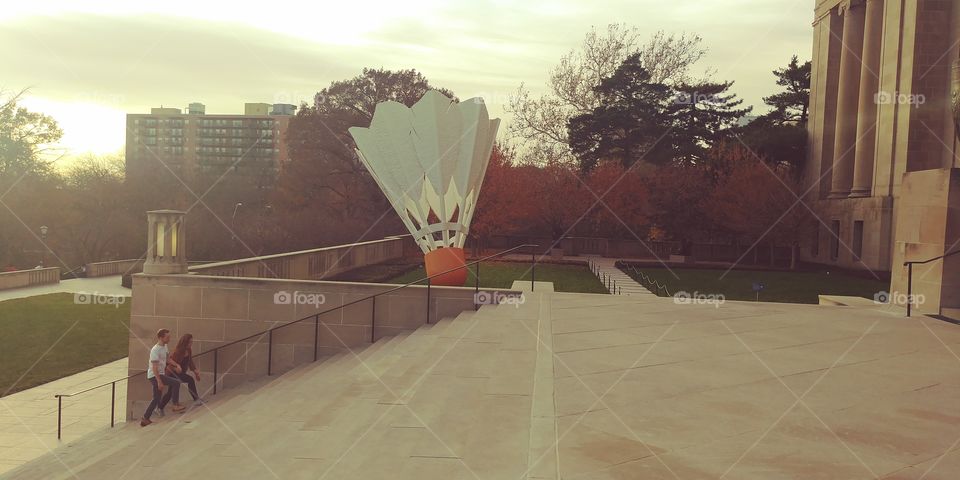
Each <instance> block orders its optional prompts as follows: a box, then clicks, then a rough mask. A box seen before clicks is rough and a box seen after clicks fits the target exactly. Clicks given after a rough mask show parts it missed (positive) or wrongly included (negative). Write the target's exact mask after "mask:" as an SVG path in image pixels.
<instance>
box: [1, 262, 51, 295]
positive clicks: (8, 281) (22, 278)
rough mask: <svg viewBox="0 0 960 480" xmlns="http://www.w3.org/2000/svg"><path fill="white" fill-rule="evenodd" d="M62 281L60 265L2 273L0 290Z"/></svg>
mask: <svg viewBox="0 0 960 480" xmlns="http://www.w3.org/2000/svg"><path fill="white" fill-rule="evenodd" d="M52 283H60V267H50V268H37V269H33V270H18V271H15V272H5V273H0V290H7V289H11V288H22V287H33V286H36V285H49V284H52Z"/></svg>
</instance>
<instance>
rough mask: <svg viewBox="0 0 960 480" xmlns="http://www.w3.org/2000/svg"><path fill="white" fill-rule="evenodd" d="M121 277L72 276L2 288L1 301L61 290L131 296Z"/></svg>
mask: <svg viewBox="0 0 960 480" xmlns="http://www.w3.org/2000/svg"><path fill="white" fill-rule="evenodd" d="M120 279H121V276H120V275H111V276H108V277H97V278H71V279H70V280H62V281H61V282H60V283H57V284H51V285H38V286H36V287H24V288H14V289H12V290H0V302H2V301H4V300H12V299H14V298H26V297H34V296H37V295H46V294H48V293H60V292H66V293H77V292H88V293H101V294H105V295H126V296H130V289H129V288H126V287H124V286H122V285H120Z"/></svg>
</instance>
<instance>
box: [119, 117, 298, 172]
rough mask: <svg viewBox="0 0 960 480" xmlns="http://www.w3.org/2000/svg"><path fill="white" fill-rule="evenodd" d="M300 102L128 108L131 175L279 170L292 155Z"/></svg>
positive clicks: (127, 153) (128, 164)
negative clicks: (290, 129) (228, 108)
mask: <svg viewBox="0 0 960 480" xmlns="http://www.w3.org/2000/svg"><path fill="white" fill-rule="evenodd" d="M296 108H297V107H296V106H294V105H287V104H273V105H271V104H268V103H247V104H245V105H244V112H243V114H207V113H206V107H205V106H204V105H203V104H202V103H191V104H190V105H189V106H188V107H187V109H186V113H184V111H183V110H181V109H179V108H163V107H161V108H153V109H151V111H150V113H149V114H145V113H144V114H141V113H130V114H127V146H126V166H127V176H128V178H132V177H137V176H141V175H145V174H151V173H152V172H172V173H173V174H175V175H177V176H179V177H181V179H183V180H184V181H193V180H198V179H203V178H211V177H212V178H214V179H216V178H219V177H220V176H222V175H224V174H225V173H228V172H230V173H236V174H238V175H249V176H260V177H271V176H275V175H276V174H277V173H278V172H279V171H280V169H282V167H283V164H284V163H285V162H286V161H287V160H288V155H287V149H286V145H285V142H284V137H285V135H286V131H287V126H288V125H289V124H290V118H292V115H293V114H294V112H295V110H296Z"/></svg>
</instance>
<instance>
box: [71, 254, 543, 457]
mask: <svg viewBox="0 0 960 480" xmlns="http://www.w3.org/2000/svg"><path fill="white" fill-rule="evenodd" d="M538 246H539V245H534V244H523V245H517V246H516V247H513V248H510V249H507V250H504V251H501V252H498V253H495V254H493V255H487V256H486V257H483V258H480V259H477V260H474V261H472V262H467V263H466V264H464V266H462V267H454V268H451V269H449V270H445V271H443V272H440V273H436V274H433V275H430V276H427V277H424V278H421V279H419V280H414V281H412V282H408V283H405V284H403V285H399V286H396V287H393V288H389V289H387V290H384V291H382V292H379V293H375V294H373V295H368V296H366V297H363V298H360V299H357V300H353V301H350V302H347V303H344V304H342V305H339V306H336V307H333V308H330V309H327V310H324V311H322V312H319V313H316V314H314V315H309V316H306V317H303V318H300V319H298V320H293V321H291V322H287V323H285V324H283V325H278V326H275V327H272V328H270V329H268V330H264V331H262V332H259V333H255V334H253V335H249V336H246V337H243V338H240V339H237V340H233V341H231V342H229V343H225V344H223V345H219V346H217V347H215V348H213V349H212V350H206V351H204V352H201V353H198V354H196V355H194V358H200V357H202V356H205V355H209V354H213V387H212V388H213V394H214V395H216V394H217V377H218V375H219V371H218V367H219V365H218V359H219V357H220V355H219V352H220V350H222V349H224V348H227V347H230V346H233V345H236V344H238V343H241V342H246V341H247V340H251V339H253V338H257V342H259V341H260V340H261V339H263V337H264V336H267V375H272V374H273V332H274V331H275V330H279V329H281V328H286V327H289V326H290V325H295V324H298V323H300V322H304V321H307V320H311V319H313V321H314V336H313V361H317V359H318V358H319V355H318V352H319V347H320V317H321V316H322V315H326V314H328V313H331V312H335V311H337V310H341V309H344V308H346V307H349V306H351V305H356V304H358V303H362V302H366V301H368V300H369V301H370V302H371V306H372V308H371V314H370V342H371V343H372V342H374V341H375V340H376V328H377V325H376V318H377V297H379V296H382V295H387V294H390V293H393V292H396V291H397V290H401V289H404V288H407V287H409V286H411V285H418V284H421V283H423V282H427V309H426V310H427V312H426V323H427V324H430V323H431V321H430V296H431V292H430V286H431V281H430V280H431V279H433V278H435V277H439V276H441V275H446V274H448V273H451V272H455V271H457V270H461V269H464V268H466V269H468V270H467V271H468V272H469V268H470V267H471V266H473V265H476V266H477V268H476V272H475V274H474V277H475V279H474V309H475V310H477V309H479V308H480V306H479V305H478V304H477V303H476V299H477V298H478V295H477V294H478V293H480V263H481V262H484V261H486V260H490V259H493V258H497V257H502V256H504V255H507V254H509V253H513V252H515V251H517V250H522V249H530V291H533V290H534V286H535V280H536V266H537V256H536V250H535V249H536V247H538ZM146 373H147V372H146V371H143V372H139V373H135V374H133V375H128V376H126V377H123V378H118V379H116V380H113V381H111V382H106V383H102V384H100V385H96V386H93V387H89V388H85V389H83V390H80V391H77V392H73V393H66V394H57V395H54V397H55V398H56V399H57V439H60V433H61V428H62V424H63V422H62V419H63V399H64V398H69V397H75V396H77V395H80V394H83V393H87V392H90V391H93V390H96V389H99V388H103V387H106V386H107V385H110V427H111V428H112V427H113V426H114V424H115V423H116V422H115V411H116V393H117V383H118V382H123V381H126V380H130V379H131V378H135V377H139V376H141V375H146Z"/></svg>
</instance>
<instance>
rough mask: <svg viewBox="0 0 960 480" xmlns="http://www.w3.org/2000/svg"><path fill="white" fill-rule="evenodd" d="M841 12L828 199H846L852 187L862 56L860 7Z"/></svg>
mask: <svg viewBox="0 0 960 480" xmlns="http://www.w3.org/2000/svg"><path fill="white" fill-rule="evenodd" d="M842 8H843V40H842V42H843V45H842V46H841V48H842V51H841V53H840V88H839V93H838V94H837V127H836V128H837V130H836V137H835V141H834V147H833V182H832V184H831V189H830V198H846V197H847V196H849V195H850V187H851V186H852V185H853V162H854V158H855V155H856V152H855V151H854V149H855V147H856V143H857V114H858V112H857V107H859V104H860V55H862V53H863V23H864V6H863V4H853V3H852V1H851V3H849V4H847V5H845V6H844V7H842Z"/></svg>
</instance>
